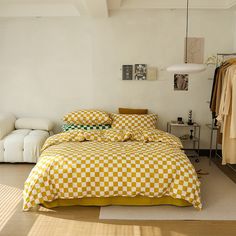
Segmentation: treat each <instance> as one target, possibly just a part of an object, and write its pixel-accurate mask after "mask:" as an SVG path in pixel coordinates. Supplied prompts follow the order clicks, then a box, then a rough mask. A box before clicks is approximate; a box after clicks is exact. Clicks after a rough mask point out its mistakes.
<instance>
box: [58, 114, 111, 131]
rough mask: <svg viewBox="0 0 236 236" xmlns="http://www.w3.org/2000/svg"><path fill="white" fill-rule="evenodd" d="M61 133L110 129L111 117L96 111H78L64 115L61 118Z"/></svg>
mask: <svg viewBox="0 0 236 236" xmlns="http://www.w3.org/2000/svg"><path fill="white" fill-rule="evenodd" d="M63 121H64V125H63V126H62V129H63V131H70V130H75V129H82V130H102V129H109V128H111V122H112V120H111V117H110V116H109V114H108V113H106V112H104V111H98V110H80V111H74V112H70V113H68V114H66V115H65V116H64V118H63Z"/></svg>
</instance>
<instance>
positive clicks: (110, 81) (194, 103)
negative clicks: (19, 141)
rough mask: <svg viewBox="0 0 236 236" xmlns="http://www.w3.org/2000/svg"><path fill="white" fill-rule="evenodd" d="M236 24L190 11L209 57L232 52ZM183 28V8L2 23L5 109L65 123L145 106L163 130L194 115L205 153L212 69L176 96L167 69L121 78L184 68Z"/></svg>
mask: <svg viewBox="0 0 236 236" xmlns="http://www.w3.org/2000/svg"><path fill="white" fill-rule="evenodd" d="M233 18H234V15H233V13H231V12H228V11H213V10H211V11H191V17H190V36H196V37H205V57H207V56H209V55H212V54H215V53H217V52H231V51H232V50H233V47H234V22H233ZM184 27H185V12H184V11H182V10H178V11H168V10H159V11H157V10H137V11H136V10H135V11H114V12H112V14H111V17H110V18H108V19H96V20H95V19H90V18H86V17H68V18H66V17H65V18H62V17H61V18H1V19H0V81H1V82H0V110H2V111H11V112H14V113H15V114H16V115H17V116H41V117H49V118H52V119H53V120H55V121H56V122H60V119H61V118H62V116H63V114H65V113H66V112H68V111H71V110H74V109H80V108H100V109H104V110H107V111H113V112H114V111H116V110H117V108H118V107H121V106H123V107H137V108H138V107H140V108H143V107H144V108H149V109H150V110H151V111H152V112H155V113H158V114H159V117H160V121H159V126H160V128H162V129H165V128H166V122H167V121H169V120H173V119H176V117H177V116H182V117H184V118H185V119H187V115H188V110H189V109H192V110H193V115H194V120H196V121H198V122H199V123H200V124H201V125H202V128H203V129H202V130H203V132H202V145H201V148H208V143H209V141H208V140H209V130H207V129H206V127H205V124H206V123H209V121H210V119H211V114H210V112H209V108H208V107H209V104H207V103H206V102H207V101H208V100H209V97H210V93H211V85H212V81H210V80H208V78H209V77H212V74H213V68H209V69H208V70H207V72H204V73H202V74H199V75H191V77H190V85H189V86H190V87H189V91H188V92H174V91H173V76H172V75H170V74H168V73H166V72H165V71H159V78H158V81H155V82H150V81H137V82H136V81H122V80H121V71H120V67H121V65H122V64H126V63H131V64H135V63H147V64H148V65H149V66H157V67H158V68H159V69H160V68H165V67H166V66H168V65H170V64H172V63H179V62H182V61H183V57H184V53H183V50H184V40H183V38H184V33H185V28H184Z"/></svg>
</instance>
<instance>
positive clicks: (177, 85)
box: [174, 74, 189, 91]
mask: <svg viewBox="0 0 236 236" xmlns="http://www.w3.org/2000/svg"><path fill="white" fill-rule="evenodd" d="M188 77H189V75H188V74H175V75H174V90H175V91H188Z"/></svg>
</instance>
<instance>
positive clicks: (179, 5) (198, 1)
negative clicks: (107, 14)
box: [121, 0, 236, 9]
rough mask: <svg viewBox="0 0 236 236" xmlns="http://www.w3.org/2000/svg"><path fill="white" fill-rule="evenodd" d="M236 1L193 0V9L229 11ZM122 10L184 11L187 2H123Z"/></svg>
mask: <svg viewBox="0 0 236 236" xmlns="http://www.w3.org/2000/svg"><path fill="white" fill-rule="evenodd" d="M235 4H236V0H214V1H213V0H191V1H190V5H189V6H190V8H193V9H229V8H231V7H232V6H234V5H235ZM121 8H122V9H183V8H186V0H178V1H176V0H145V1H144V0H123V2H122V6H121Z"/></svg>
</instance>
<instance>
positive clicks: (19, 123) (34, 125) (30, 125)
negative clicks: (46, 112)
mask: <svg viewBox="0 0 236 236" xmlns="http://www.w3.org/2000/svg"><path fill="white" fill-rule="evenodd" d="M53 127H54V123H53V122H52V121H50V120H48V119H40V118H20V119H17V120H16V123H15V128H16V129H39V130H46V131H51V130H52V129H53Z"/></svg>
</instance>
